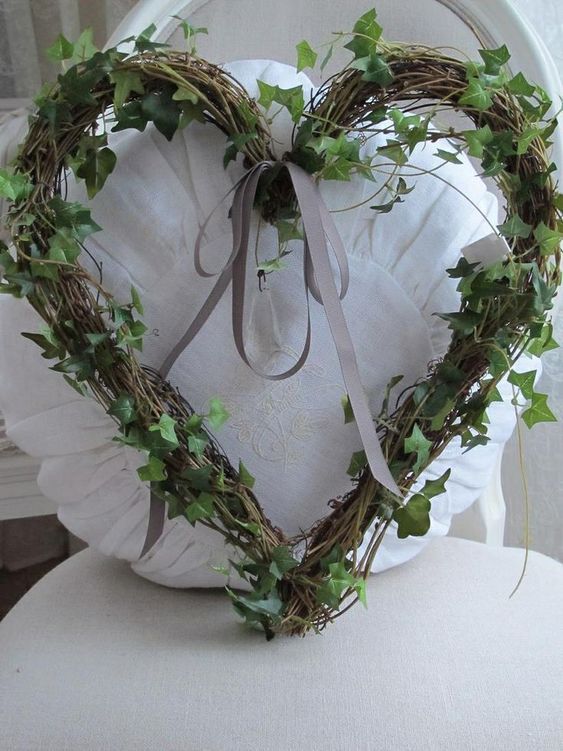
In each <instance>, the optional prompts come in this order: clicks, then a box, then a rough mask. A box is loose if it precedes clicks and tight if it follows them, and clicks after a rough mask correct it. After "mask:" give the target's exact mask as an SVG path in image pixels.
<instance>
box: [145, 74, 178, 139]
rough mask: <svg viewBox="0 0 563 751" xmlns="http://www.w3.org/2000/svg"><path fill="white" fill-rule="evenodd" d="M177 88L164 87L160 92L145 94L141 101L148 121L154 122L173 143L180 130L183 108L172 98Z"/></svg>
mask: <svg viewBox="0 0 563 751" xmlns="http://www.w3.org/2000/svg"><path fill="white" fill-rule="evenodd" d="M175 92H176V87H175V86H169V85H167V86H164V87H163V88H162V89H161V90H160V91H151V92H149V93H148V94H145V96H144V97H143V99H142V101H141V111H142V113H143V116H144V117H145V118H146V119H147V120H152V122H153V123H154V125H155V128H156V129H157V130H159V131H160V132H161V133H162V135H163V136H164V137H165V138H166V140H167V141H171V140H172V138H173V136H174V133H175V132H176V131H177V130H178V125H179V121H180V112H181V108H180V105H179V104H178V102H175V101H174V100H173V98H172V96H173V94H174V93H175Z"/></svg>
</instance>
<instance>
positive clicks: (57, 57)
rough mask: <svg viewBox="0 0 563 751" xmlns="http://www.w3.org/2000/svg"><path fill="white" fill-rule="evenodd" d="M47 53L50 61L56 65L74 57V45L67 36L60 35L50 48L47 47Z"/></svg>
mask: <svg viewBox="0 0 563 751" xmlns="http://www.w3.org/2000/svg"><path fill="white" fill-rule="evenodd" d="M45 52H46V54H47V57H48V58H49V60H52V61H53V62H56V63H57V62H61V61H62V60H70V58H71V57H72V56H73V55H74V44H73V43H72V42H69V41H68V39H67V38H66V37H65V36H63V35H62V34H59V36H58V37H57V38H56V39H55V41H54V43H53V44H52V45H51V46H50V47H47V49H46V50H45Z"/></svg>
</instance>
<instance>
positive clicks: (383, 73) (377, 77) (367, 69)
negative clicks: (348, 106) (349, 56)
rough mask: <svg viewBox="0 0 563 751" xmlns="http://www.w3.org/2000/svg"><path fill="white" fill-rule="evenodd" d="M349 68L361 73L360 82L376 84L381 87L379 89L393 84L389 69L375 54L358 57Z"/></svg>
mask: <svg viewBox="0 0 563 751" xmlns="http://www.w3.org/2000/svg"><path fill="white" fill-rule="evenodd" d="M350 67H351V68H356V69H357V70H362V71H363V75H362V81H368V82H370V83H376V84H377V85H378V86H381V88H385V87H386V86H389V84H390V83H392V82H393V73H392V72H391V68H390V67H389V65H388V64H387V63H386V62H385V60H384V59H383V58H382V57H381V56H380V55H377V54H376V53H375V52H372V53H371V54H370V55H369V56H368V57H360V58H359V59H357V60H355V61H354V62H353V63H352V64H351V65H350Z"/></svg>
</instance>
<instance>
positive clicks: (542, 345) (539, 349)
mask: <svg viewBox="0 0 563 751" xmlns="http://www.w3.org/2000/svg"><path fill="white" fill-rule="evenodd" d="M558 347H559V344H557V342H556V341H555V339H554V338H553V324H551V323H546V324H544V325H543V327H542V329H541V333H540V336H539V337H535V338H533V339H532V341H531V342H530V344H529V345H528V347H527V350H528V352H529V353H530V354H531V355H535V356H536V357H540V356H541V355H543V353H544V352H549V350H552V349H557V348H558Z"/></svg>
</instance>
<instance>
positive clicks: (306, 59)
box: [296, 39, 318, 73]
mask: <svg viewBox="0 0 563 751" xmlns="http://www.w3.org/2000/svg"><path fill="white" fill-rule="evenodd" d="M296 50H297V72H298V73H299V72H300V71H301V70H305V68H314V67H315V63H316V62H317V57H318V55H317V53H316V52H315V50H314V49H313V48H312V47H311V45H310V44H309V42H307V41H306V40H305V39H303V41H301V42H299V44H298V45H297V46H296Z"/></svg>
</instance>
